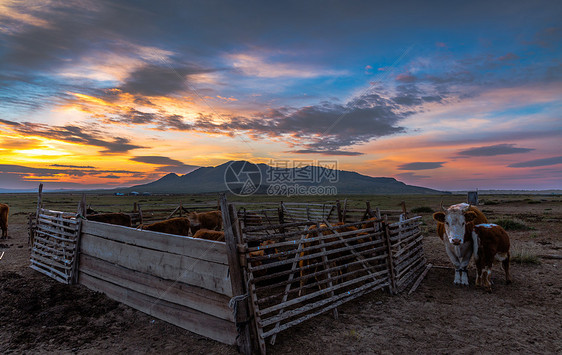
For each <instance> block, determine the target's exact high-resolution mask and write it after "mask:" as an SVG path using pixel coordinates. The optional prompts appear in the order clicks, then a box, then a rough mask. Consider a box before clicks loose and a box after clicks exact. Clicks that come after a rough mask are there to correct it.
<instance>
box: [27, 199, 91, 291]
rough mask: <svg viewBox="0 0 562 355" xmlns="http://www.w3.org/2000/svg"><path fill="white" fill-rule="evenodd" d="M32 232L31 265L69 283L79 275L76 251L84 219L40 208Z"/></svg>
mask: <svg viewBox="0 0 562 355" xmlns="http://www.w3.org/2000/svg"><path fill="white" fill-rule="evenodd" d="M34 227H35V230H33V232H32V233H31V234H30V235H32V238H31V256H30V263H31V265H30V267H31V268H32V269H34V270H36V271H39V272H40V273H42V274H45V275H47V276H50V277H52V278H54V279H55V280H57V281H60V282H63V283H66V284H70V283H72V282H73V279H74V278H75V276H76V264H75V259H76V251H77V247H78V239H79V236H80V227H81V220H79V219H76V213H68V212H61V211H52V210H48V209H45V208H42V207H40V208H38V209H37V215H36V222H35V226H34Z"/></svg>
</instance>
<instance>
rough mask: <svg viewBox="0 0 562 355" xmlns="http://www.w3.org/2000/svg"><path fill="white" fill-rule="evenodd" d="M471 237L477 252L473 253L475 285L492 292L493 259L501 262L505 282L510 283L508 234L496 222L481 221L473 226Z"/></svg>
mask: <svg viewBox="0 0 562 355" xmlns="http://www.w3.org/2000/svg"><path fill="white" fill-rule="evenodd" d="M472 239H473V240H474V242H475V243H476V244H477V245H478V252H477V253H476V254H475V255H474V261H475V264H476V286H482V287H484V288H485V289H486V290H487V291H488V292H492V283H491V279H490V278H491V275H492V264H493V262H494V260H498V261H501V262H502V266H503V270H504V271H505V283H506V284H510V283H511V275H510V274H509V258H510V255H509V236H508V235H507V233H506V231H505V230H504V229H503V228H502V227H501V226H498V225H497V224H489V223H483V224H478V225H476V226H474V230H473V231H472Z"/></svg>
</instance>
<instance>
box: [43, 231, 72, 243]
mask: <svg viewBox="0 0 562 355" xmlns="http://www.w3.org/2000/svg"><path fill="white" fill-rule="evenodd" d="M35 232H36V233H37V234H40V235H42V236H44V237H49V238H53V239H56V240H58V241H61V242H66V243H74V242H75V240H74V239H68V238H63V237H60V236H58V235H56V234H55V233H56V232H49V233H47V232H45V231H44V230H42V229H40V228H37V229H36V230H35ZM51 233H52V234H51Z"/></svg>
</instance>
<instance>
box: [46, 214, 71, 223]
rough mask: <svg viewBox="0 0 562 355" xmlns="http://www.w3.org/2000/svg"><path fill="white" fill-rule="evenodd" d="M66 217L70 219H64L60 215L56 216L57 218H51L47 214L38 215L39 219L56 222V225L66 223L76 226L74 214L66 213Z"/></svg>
mask: <svg viewBox="0 0 562 355" xmlns="http://www.w3.org/2000/svg"><path fill="white" fill-rule="evenodd" d="M66 214H67V217H70V218H65V217H63V216H61V215H57V216H51V215H48V214H44V213H40V214H39V218H44V219H47V220H50V221H53V222H58V223H68V224H77V223H78V221H77V220H76V218H75V217H76V214H74V213H66Z"/></svg>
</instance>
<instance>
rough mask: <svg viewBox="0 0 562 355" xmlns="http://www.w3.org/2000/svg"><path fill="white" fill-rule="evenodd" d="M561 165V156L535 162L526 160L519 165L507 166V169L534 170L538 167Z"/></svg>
mask: <svg viewBox="0 0 562 355" xmlns="http://www.w3.org/2000/svg"><path fill="white" fill-rule="evenodd" d="M556 164H562V156H560V157H552V158H545V159H535V160H528V161H524V162H520V163H514V164H509V165H508V167H510V168H535V167H539V166H549V165H556Z"/></svg>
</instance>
